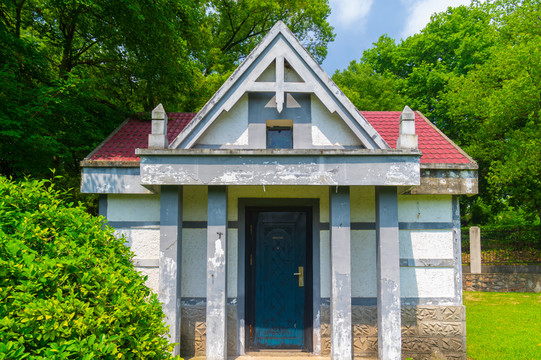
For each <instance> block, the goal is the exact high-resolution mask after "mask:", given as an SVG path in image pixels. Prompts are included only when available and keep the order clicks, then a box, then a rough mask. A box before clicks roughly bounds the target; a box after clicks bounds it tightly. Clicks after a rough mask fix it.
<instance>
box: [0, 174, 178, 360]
mask: <svg viewBox="0 0 541 360" xmlns="http://www.w3.org/2000/svg"><path fill="white" fill-rule="evenodd" d="M0 198H1V199H2V200H1V201H0V304H1V305H0V358H3V359H4V358H5V359H23V358H25V357H28V358H31V359H36V360H39V359H94V358H99V359H112V358H125V359H170V358H171V355H170V353H169V351H170V350H171V349H172V346H171V345H170V344H169V343H168V341H167V339H166V338H164V335H166V334H167V327H166V325H165V324H164V323H163V317H164V315H163V313H162V310H161V305H160V303H159V301H158V299H157V296H156V295H155V294H152V293H151V291H150V290H149V289H148V288H147V287H146V286H145V284H144V279H143V278H142V277H141V276H140V274H139V273H138V272H137V271H136V270H135V269H134V267H133V264H132V262H131V259H132V257H133V254H132V253H131V252H130V250H129V249H128V248H127V247H126V246H125V245H124V242H125V239H123V238H117V237H116V236H115V234H114V231H113V229H112V228H110V227H108V226H104V224H103V220H104V219H103V218H97V217H93V216H91V215H89V214H88V213H87V212H85V210H84V209H83V208H81V207H73V206H72V205H71V204H68V203H65V202H64V201H63V200H62V194H61V193H60V192H59V191H57V190H55V187H54V184H51V183H48V182H47V181H44V180H41V181H36V180H24V181H21V182H20V183H16V182H13V181H10V180H7V179H6V178H4V177H0Z"/></svg>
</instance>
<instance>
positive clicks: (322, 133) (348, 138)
mask: <svg viewBox="0 0 541 360" xmlns="http://www.w3.org/2000/svg"><path fill="white" fill-rule="evenodd" d="M311 99H312V101H311V104H312V106H311V111H312V144H313V145H314V146H316V147H317V146H337V147H344V146H358V147H362V144H361V142H360V141H359V139H358V138H357V137H356V136H355V135H354V134H353V132H352V131H351V130H350V129H349V127H348V126H347V125H346V124H345V123H344V121H343V120H342V119H341V118H340V117H339V116H338V115H337V114H331V113H330V112H329V110H327V108H325V106H324V105H323V104H322V103H321V101H319V99H318V98H317V96H315V95H311Z"/></svg>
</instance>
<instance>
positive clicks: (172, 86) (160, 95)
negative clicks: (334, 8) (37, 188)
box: [0, 0, 334, 202]
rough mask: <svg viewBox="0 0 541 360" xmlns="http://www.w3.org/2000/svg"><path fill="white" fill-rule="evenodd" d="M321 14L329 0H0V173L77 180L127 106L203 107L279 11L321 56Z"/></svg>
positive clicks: (324, 25)
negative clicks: (86, 159) (52, 173)
mask: <svg viewBox="0 0 541 360" xmlns="http://www.w3.org/2000/svg"><path fill="white" fill-rule="evenodd" d="M329 13H330V8H329V5H328V3H327V1H326V0H316V1H314V0H301V1H299V0H288V1H278V0H265V1H259V0H257V1H255V0H238V1H230V0H227V1H215V0H182V1H179V0H155V1H146V0H130V1H106V0H6V1H3V2H1V3H0V42H1V43H2V46H1V47H0V174H2V175H4V176H12V177H14V178H19V179H21V178H24V176H26V175H32V176H34V177H36V178H45V177H47V176H49V169H51V168H55V169H56V170H57V173H58V174H60V175H63V176H64V177H66V178H68V180H69V181H66V183H68V184H69V185H70V186H73V188H78V186H76V185H75V184H76V183H77V178H78V176H79V172H80V171H79V162H80V161H81V160H82V159H83V158H84V157H85V156H86V155H88V154H89V153H90V151H92V150H93V149H94V148H95V147H96V146H97V145H98V144H99V143H100V142H101V141H103V139H105V138H106V137H107V135H109V134H110V133H111V132H112V131H113V130H114V129H115V128H116V127H117V126H118V125H119V124H120V122H122V121H123V120H124V119H125V118H126V117H127V115H129V114H131V113H136V112H137V113H139V112H142V111H146V112H148V111H150V110H152V109H153V108H154V107H155V106H156V105H157V104H158V103H162V104H163V105H164V107H165V108H166V109H167V110H168V111H187V112H191V111H196V110H198V109H200V108H201V107H202V106H203V105H204V104H205V103H206V101H207V100H208V99H209V98H210V97H211V96H212V95H213V94H214V92H215V91H216V90H217V89H218V88H219V87H220V86H221V84H222V83H223V82H224V81H225V79H226V78H227V76H228V75H230V74H231V72H232V71H233V69H234V68H235V67H236V66H238V64H240V62H241V61H242V60H243V59H244V58H245V57H246V56H247V55H248V53H249V52H250V51H251V50H252V49H253V47H254V46H255V45H256V44H257V43H258V42H259V41H260V40H261V38H262V37H263V36H264V35H265V34H266V33H267V32H268V30H269V29H270V28H271V27H272V26H273V25H274V23H275V22H276V21H278V20H283V21H284V22H285V23H286V24H288V26H290V28H291V29H292V31H293V32H294V33H295V34H296V35H297V36H298V37H299V38H300V39H301V41H302V42H303V44H304V45H305V46H307V47H308V49H309V50H310V51H312V53H313V54H314V56H315V57H316V58H317V59H318V60H320V61H321V60H323V58H324V57H325V55H326V48H327V44H328V42H329V41H332V39H333V37H334V35H333V29H332V27H331V26H330V25H329V23H328V22H327V17H328V15H329ZM74 185H75V186H74ZM71 196H72V197H73V198H75V199H77V200H84V201H85V202H87V201H90V200H92V199H89V198H83V197H82V196H81V195H80V194H78V193H77V191H75V190H74V191H72V195H71Z"/></svg>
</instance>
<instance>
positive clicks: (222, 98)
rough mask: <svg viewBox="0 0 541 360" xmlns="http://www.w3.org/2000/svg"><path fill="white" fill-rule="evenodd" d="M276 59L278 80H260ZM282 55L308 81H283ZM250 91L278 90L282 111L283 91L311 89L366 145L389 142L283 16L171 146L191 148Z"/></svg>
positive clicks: (379, 146) (382, 145)
mask: <svg viewBox="0 0 541 360" xmlns="http://www.w3.org/2000/svg"><path fill="white" fill-rule="evenodd" d="M275 60H276V71H277V74H276V75H277V77H276V82H257V79H258V78H259V77H260V76H261V74H262V73H263V72H264V71H265V70H266V69H267V68H268V67H269V66H270V65H271V64H272V62H273V61H275ZM284 60H287V62H288V63H289V64H290V65H291V66H292V67H293V69H294V70H295V71H296V72H297V74H298V75H299V76H300V77H301V78H302V79H303V80H304V82H284V81H283V79H284V77H283V71H284V67H283V64H284ZM280 75H281V76H280ZM246 92H274V93H276V103H277V109H278V111H279V112H280V111H281V108H282V106H283V103H284V93H286V92H291V93H296V92H298V93H313V94H315V95H316V96H317V97H318V98H319V100H320V101H321V102H322V103H323V104H324V105H325V107H326V108H327V109H328V110H329V111H330V112H331V113H335V112H336V113H337V114H338V115H339V116H340V118H341V119H342V120H343V121H344V122H345V123H346V124H347V126H348V127H349V128H350V129H351V130H352V132H353V133H354V134H355V135H356V136H357V137H358V138H359V140H360V142H361V143H362V144H363V145H364V146H365V147H366V148H367V149H389V148H390V147H389V145H388V144H387V143H386V142H385V140H383V138H382V137H381V136H380V135H379V134H378V133H377V132H376V130H375V129H374V128H373V127H372V126H371V125H370V124H369V123H368V121H366V119H365V118H364V117H363V116H362V115H361V114H360V113H359V112H358V110H357V109H356V108H355V106H354V105H353V104H352V103H351V101H349V99H348V98H347V97H346V96H345V95H344V94H343V93H342V91H340V89H339V88H338V86H337V85H336V84H335V83H334V82H333V81H332V79H331V78H330V77H329V76H328V75H327V74H326V73H325V71H324V70H323V69H322V68H321V67H320V66H319V64H318V63H317V62H316V61H315V59H314V58H313V57H312V56H311V55H310V54H309V53H308V52H307V51H306V49H304V47H303V46H302V45H301V44H300V42H299V41H298V40H297V38H296V37H295V36H294V35H293V33H291V31H290V30H289V29H288V28H287V26H286V25H285V24H284V23H283V22H281V21H279V22H278V23H276V25H275V26H274V27H273V28H272V29H271V30H270V31H269V33H268V34H267V35H266V36H265V37H264V38H263V40H262V41H261V42H260V43H259V44H258V45H257V46H256V48H255V49H254V50H253V51H252V52H251V53H250V55H248V57H247V58H246V59H245V61H244V62H243V63H242V64H241V65H240V66H239V67H238V68H237V70H235V72H234V73H233V74H232V75H231V76H230V77H229V79H227V81H226V82H225V83H224V84H223V85H222V87H220V89H219V90H218V91H217V92H216V93H215V94H214V96H213V97H212V98H211V99H210V100H209V102H207V104H205V106H204V107H203V108H202V109H201V110H200V111H199V113H198V114H197V115H196V116H195V117H194V119H193V120H192V121H191V122H190V124H188V126H187V127H186V128H185V129H184V130H183V131H182V132H181V133H180V134H179V135H178V136H177V138H176V139H175V140H174V141H173V142H172V143H171V145H170V146H169V148H171V149H190V148H192V147H193V145H194V144H195V143H196V142H197V140H198V139H199V138H200V137H201V136H202V135H203V133H204V132H205V131H206V130H207V128H208V127H209V126H210V125H212V124H213V123H214V121H215V120H216V119H217V118H218V117H219V115H220V114H221V113H222V112H223V111H229V110H230V109H231V108H232V107H233V106H234V105H235V104H236V103H237V101H238V100H239V99H240V98H241V97H242V95H244V94H245V93H246Z"/></svg>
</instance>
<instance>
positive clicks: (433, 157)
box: [361, 111, 471, 164]
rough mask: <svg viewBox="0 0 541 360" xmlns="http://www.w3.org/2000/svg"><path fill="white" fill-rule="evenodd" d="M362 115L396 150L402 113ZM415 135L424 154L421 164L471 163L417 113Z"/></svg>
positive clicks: (370, 113)
mask: <svg viewBox="0 0 541 360" xmlns="http://www.w3.org/2000/svg"><path fill="white" fill-rule="evenodd" d="M361 114H362V115H363V116H364V118H365V119H366V120H367V121H368V122H369V123H370V124H371V125H372V126H373V127H374V129H376V131H377V132H378V133H379V134H380V135H381V137H383V139H385V141H386V142H387V144H389V146H390V147H391V148H393V149H395V148H396V139H398V128H399V124H400V122H399V121H400V111H361ZM415 133H416V134H417V136H418V139H419V150H421V152H422V153H423V156H422V157H421V164H468V163H470V162H471V160H470V159H469V158H467V157H466V156H465V155H464V154H463V153H462V152H461V151H460V150H459V149H458V148H457V147H456V145H454V144H453V143H452V142H451V141H450V140H449V139H448V138H447V137H446V136H445V135H443V134H442V133H441V132H440V131H439V130H437V128H436V127H435V126H434V125H433V124H432V123H430V122H429V121H428V120H427V119H426V118H425V117H424V116H421V115H420V114H419V113H418V112H415Z"/></svg>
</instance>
